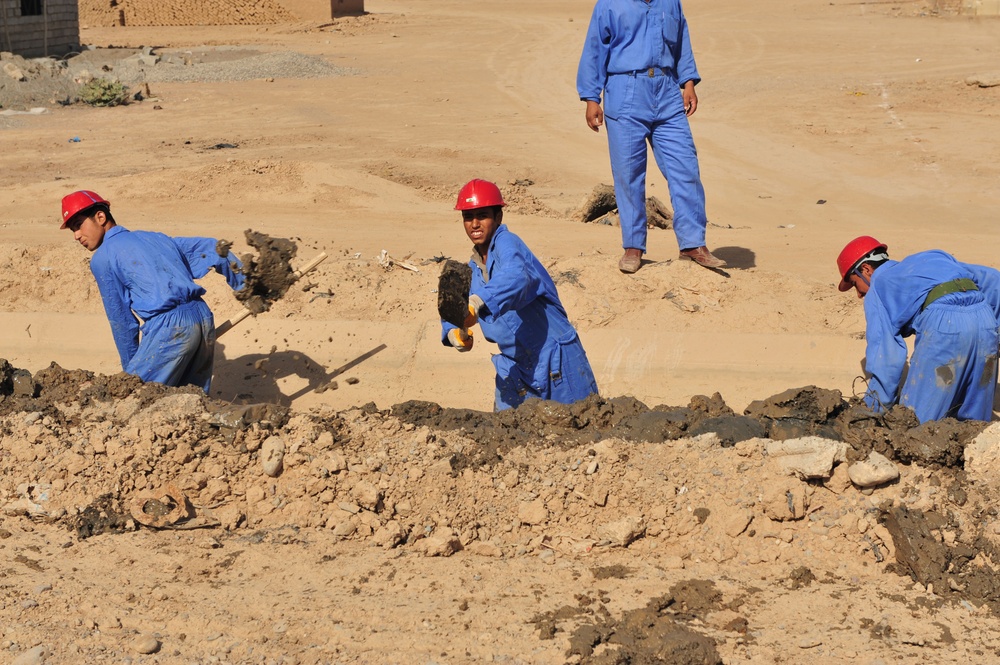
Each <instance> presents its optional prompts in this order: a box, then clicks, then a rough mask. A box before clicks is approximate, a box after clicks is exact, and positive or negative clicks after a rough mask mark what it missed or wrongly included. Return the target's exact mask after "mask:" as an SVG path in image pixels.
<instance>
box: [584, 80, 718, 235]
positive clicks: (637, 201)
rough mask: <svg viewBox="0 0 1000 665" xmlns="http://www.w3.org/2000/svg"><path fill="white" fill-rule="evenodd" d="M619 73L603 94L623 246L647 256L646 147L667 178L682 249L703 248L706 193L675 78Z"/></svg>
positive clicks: (675, 229) (677, 233) (606, 85)
mask: <svg viewBox="0 0 1000 665" xmlns="http://www.w3.org/2000/svg"><path fill="white" fill-rule="evenodd" d="M655 71H656V75H655V76H652V77H650V76H648V75H647V74H646V73H644V72H640V73H637V74H615V75H611V76H609V77H608V81H607V83H606V84H605V89H604V117H605V126H606V127H607V131H608V150H609V152H610V153H611V172H612V174H613V175H614V180H615V199H616V200H617V203H618V215H619V218H620V220H621V229H622V247H624V248H625V249H628V248H635V249H640V250H642V251H643V252H645V251H646V162H647V160H646V142H647V141H648V142H649V144H650V145H651V146H652V148H653V157H654V158H655V159H656V163H657V165H658V166H659V167H660V172H661V173H662V174H663V176H664V177H665V178H666V179H667V186H668V187H669V189H670V204H671V206H672V207H673V209H674V222H673V225H674V235H676V237H677V244H678V246H679V248H680V249H691V248H693V247H701V246H702V245H704V244H705V226H706V225H707V221H708V219H707V217H706V215H705V188H704V187H703V186H702V184H701V173H700V171H699V168H698V153H697V151H696V150H695V147H694V138H693V137H692V136H691V126H690V124H688V119H687V115H686V114H685V111H684V99H683V97H682V95H681V90H680V88H679V87H678V85H677V78H676V76H674V75H673V74H672V73H667V74H663V72H662V71H661V70H655Z"/></svg>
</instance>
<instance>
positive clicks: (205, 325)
mask: <svg viewBox="0 0 1000 665" xmlns="http://www.w3.org/2000/svg"><path fill="white" fill-rule="evenodd" d="M216 243H217V241H216V240H214V239H212V238H171V237H170V236H166V235H164V234H162V233H155V232H149V231H129V230H128V229H126V228H124V227H123V226H119V225H116V226H113V227H111V228H110V229H108V231H107V233H105V234H104V241H103V242H102V243H101V246H100V247H98V248H97V250H96V251H95V252H94V255H93V257H92V258H91V261H90V271H91V272H92V273H93V274H94V278H95V279H96V280H97V287H98V289H99V290H100V292H101V299H102V300H103V301H104V311H105V312H107V315H108V321H109V322H110V323H111V333H112V335H114V338H115V345H116V346H117V347H118V355H119V356H120V357H121V362H122V369H124V370H125V371H126V372H128V373H129V374H134V375H136V376H138V377H139V378H140V379H142V380H143V381H155V382H156V383H162V384H165V385H168V386H182V385H187V384H192V385H196V386H200V387H201V388H202V389H203V390H204V391H205V392H206V393H208V390H209V388H210V386H211V383H212V361H213V356H214V353H215V321H214V319H213V317H212V312H211V310H209V308H208V305H206V304H205V302H204V301H203V300H202V299H201V296H202V295H203V294H204V293H205V289H203V288H202V287H201V286H199V285H198V284H196V283H195V281H194V280H195V279H200V278H202V277H204V276H205V275H207V274H208V271H209V270H212V269H214V270H215V271H216V272H218V273H220V274H222V275H223V276H224V277H225V278H226V281H227V282H228V283H229V286H230V287H232V288H233V290H239V289H241V288H243V283H244V277H243V275H242V274H241V273H238V272H234V270H233V268H232V265H236V266H237V267H241V266H242V264H241V263H240V261H239V259H238V258H236V256H235V255H234V254H233V253H232V252H230V253H229V256H226V257H224V256H219V255H218V253H216V251H215V247H216ZM133 313H134V314H133ZM136 316H138V317H139V318H140V319H142V321H143V323H142V325H141V326H140V325H139V322H138V321H137V320H136ZM140 332H141V333H142V340H141V341H140V339H139V333H140Z"/></svg>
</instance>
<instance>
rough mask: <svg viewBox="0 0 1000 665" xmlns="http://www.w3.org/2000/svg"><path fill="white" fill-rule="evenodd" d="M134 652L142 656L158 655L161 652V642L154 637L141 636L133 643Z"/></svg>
mask: <svg viewBox="0 0 1000 665" xmlns="http://www.w3.org/2000/svg"><path fill="white" fill-rule="evenodd" d="M132 650H133V651H135V652H136V653H141V654H150V653H156V652H157V651H159V650H160V640H158V639H156V638H155V637H153V636H152V635H140V636H139V637H137V638H135V640H134V641H133V642H132Z"/></svg>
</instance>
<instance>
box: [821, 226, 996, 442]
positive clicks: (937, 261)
mask: <svg viewBox="0 0 1000 665" xmlns="http://www.w3.org/2000/svg"><path fill="white" fill-rule="evenodd" d="M837 268H838V270H839V271H840V276H841V280H840V286H839V288H840V290H841V291H849V290H851V289H852V288H853V289H857V292H858V297H859V298H862V299H864V307H865V320H866V322H867V328H866V330H865V339H866V340H867V342H868V348H867V349H866V351H865V371H866V372H867V373H868V374H869V375H870V379H869V382H868V391H867V392H866V394H865V403H866V404H867V405H868V406H869V407H870V408H871V409H872V410H873V411H875V412H876V413H879V412H881V411H883V410H885V409H888V408H889V406H891V405H893V404H895V403H896V402H897V401H898V402H899V403H900V404H902V405H904V406H908V407H910V408H911V409H913V411H914V412H915V413H916V414H917V418H918V419H919V420H920V422H921V423H924V422H927V421H928V420H939V419H941V418H945V417H949V416H950V417H953V418H958V419H960V420H985V421H989V420H992V418H993V395H994V392H995V391H996V383H997V348H998V340H1000V337H998V331H997V313H998V312H997V310H996V308H998V307H1000V272H998V271H997V270H994V269H993V268H988V267H986V266H977V265H972V264H966V263H960V262H958V261H956V260H955V259H954V257H952V256H951V255H950V254H946V253H945V252H942V251H940V250H936V249H935V250H930V251H926V252H919V253H917V254H913V255H911V256H908V257H906V258H904V259H903V260H902V261H892V260H890V259H889V254H888V248H887V247H886V245H884V244H883V243H880V242H879V241H878V240H876V239H875V238H872V237H871V236H861V237H859V238H855V239H854V240H852V241H851V242H849V243H847V246H846V247H844V249H843V251H841V253H840V256H838V257H837ZM914 333H916V336H917V337H916V341H915V343H914V347H913V357H912V358H911V359H910V369H909V373H908V374H907V376H906V381H905V382H902V378H903V370H904V369H905V367H906V343H905V342H904V341H903V338H904V337H908V336H910V335H912V334H914ZM901 382H902V385H900V383H901Z"/></svg>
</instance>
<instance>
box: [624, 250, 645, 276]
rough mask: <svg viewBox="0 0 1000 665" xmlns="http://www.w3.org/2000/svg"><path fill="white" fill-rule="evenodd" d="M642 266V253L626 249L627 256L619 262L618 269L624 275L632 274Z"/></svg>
mask: <svg viewBox="0 0 1000 665" xmlns="http://www.w3.org/2000/svg"><path fill="white" fill-rule="evenodd" d="M641 265H642V251H641V250H638V249H631V248H630V249H626V250H625V255H624V256H622V258H621V261H619V262H618V269H619V270H621V271H622V272H623V273H627V274H632V273H634V272H635V271H636V270H638V269H639V266H641Z"/></svg>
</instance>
